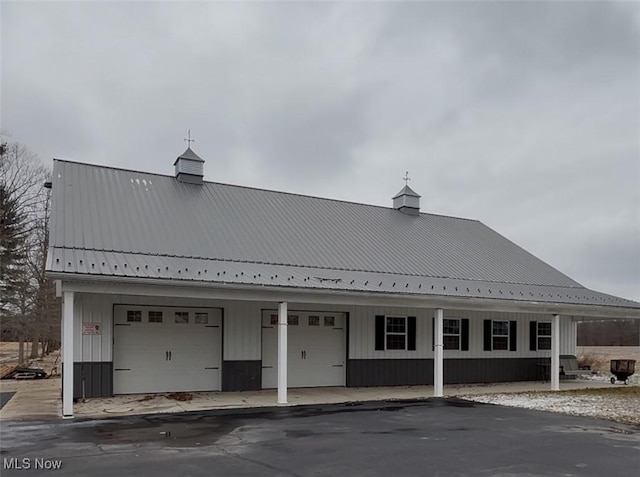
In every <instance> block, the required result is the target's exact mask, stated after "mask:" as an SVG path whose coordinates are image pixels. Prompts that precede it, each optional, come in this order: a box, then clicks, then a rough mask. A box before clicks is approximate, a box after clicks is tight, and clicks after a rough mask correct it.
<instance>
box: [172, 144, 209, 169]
mask: <svg viewBox="0 0 640 477" xmlns="http://www.w3.org/2000/svg"><path fill="white" fill-rule="evenodd" d="M180 159H189V160H191V161H196V162H204V159H202V158H201V157H200V156H198V155H197V154H196V153H195V152H193V150H192V149H191V148H190V147H188V148H187V150H186V151H184V152H183V153H182V154H180V155H179V156H178V157H177V158H176V160H175V162H174V163H173V165H174V166H175V165H176V162H178V161H179V160H180Z"/></svg>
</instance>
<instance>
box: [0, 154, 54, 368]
mask: <svg viewBox="0 0 640 477" xmlns="http://www.w3.org/2000/svg"><path fill="white" fill-rule="evenodd" d="M46 177H47V169H46V168H45V167H44V166H43V165H42V164H41V163H40V161H39V160H38V158H37V156H36V155H35V154H33V153H32V152H31V151H29V149H28V148H27V147H26V146H24V145H22V144H19V143H10V144H3V145H2V148H1V149H0V218H1V220H2V222H1V223H0V257H1V258H2V261H1V263H0V289H1V292H2V294H1V296H0V313H1V315H0V317H1V319H2V326H3V328H4V327H5V326H7V325H9V326H11V327H13V329H14V331H15V333H16V334H17V336H18V339H19V343H20V349H19V359H20V362H23V361H24V343H25V340H26V339H28V338H29V337H31V336H33V334H34V333H37V329H38V322H37V318H38V307H39V305H38V301H39V299H40V298H39V296H40V292H39V289H40V287H41V285H42V284H43V283H42V281H41V279H40V278H39V274H38V273H35V272H36V269H37V268H38V267H35V266H34V264H35V263H36V262H38V260H39V259H41V261H42V262H44V258H43V257H44V256H46V248H45V249H44V251H43V249H42V246H43V245H44V247H46V246H48V244H47V242H46V241H45V242H43V241H42V237H43V231H42V227H43V226H44V234H45V235H46V226H47V220H48V219H47V220H45V221H44V222H43V216H44V215H46V214H48V208H49V203H48V196H47V194H46V193H44V189H43V185H44V182H45V178H46ZM47 240H48V239H47ZM42 269H43V270H42V276H43V273H44V263H42ZM36 343H37V341H36ZM37 348H38V347H37V346H36V352H37Z"/></svg>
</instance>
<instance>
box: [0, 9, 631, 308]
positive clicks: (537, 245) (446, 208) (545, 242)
mask: <svg viewBox="0 0 640 477" xmlns="http://www.w3.org/2000/svg"><path fill="white" fill-rule="evenodd" d="M1 14H2V19H1V27H2V37H1V40H2V44H1V48H2V50H1V54H2V83H1V93H2V97H1V111H0V112H1V115H2V116H1V120H2V132H3V134H11V135H10V136H7V135H5V136H3V140H8V141H19V142H22V143H24V144H26V145H28V146H29V147H30V148H31V149H32V150H33V151H34V152H35V153H37V154H38V155H39V157H40V158H41V159H42V160H43V161H45V162H46V163H47V164H49V165H50V164H51V159H52V158H54V157H55V158H61V159H70V160H75V161H81V162H89V163H95V164H104V165H110V166H115V167H126V168H132V169H138V170H143V171H150V172H158V173H163V174H172V173H173V162H174V160H175V158H176V157H177V156H178V155H179V154H181V153H182V152H183V151H184V149H185V148H186V143H185V142H184V141H183V139H184V138H185V137H186V133H187V129H189V128H190V129H191V132H192V136H193V138H195V141H196V142H195V143H194V145H193V149H194V150H195V151H196V152H197V153H198V154H199V155H200V156H201V157H202V158H203V159H205V160H206V161H207V162H206V164H205V179H206V180H210V181H218V182H225V183H231V184H241V185H249V186H255V187H262V188H267V189H276V190H282V191H288V192H297V193H303V194H310V195H317V196H322V197H329V198H335V199H343V200H349V201H356V202H364V203H369V204H378V205H383V206H390V205H391V197H392V196H393V195H394V194H395V193H396V192H398V191H399V190H400V189H401V188H402V186H403V185H404V182H403V181H402V177H403V176H404V173H405V171H406V170H408V171H409V175H410V177H411V182H410V184H409V185H410V186H411V187H412V188H413V189H414V190H415V191H416V192H418V193H419V194H421V195H422V211H423V212H431V213H436V214H444V215H453V216H461V217H468V218H475V219H478V220H480V221H482V222H484V223H485V224H487V225H488V226H490V227H492V228H494V229H495V230H497V231H498V232H500V233H502V234H503V235H505V236H506V237H508V238H509V239H511V240H513V241H514V242H516V243H517V244H519V245H521V246H522V247H524V248H525V249H527V250H528V251H530V252H532V253H533V254H535V255H537V256H538V257H540V258H541V259H543V260H545V261H546V262H548V263H549V264H551V265H553V266H554V267H556V268H557V269H559V270H560V271H562V272H564V273H566V274H567V275H569V276H570V277H572V278H573V279H575V280H577V281H578V282H580V283H582V284H583V285H585V286H586V287H589V288H593V289H595V290H598V291H603V292H606V293H611V294H614V295H617V296H622V297H625V298H631V299H635V300H638V301H640V139H639V137H640V135H639V134H640V3H637V2H616V3H605V2H562V3H559V2H532V3H523V2H518V3H516V2H473V3H465V2H443V3H440V2H389V3H385V2H376V3H368V2H358V3H355V2H349V3H346V2H345V3H309V2H305V3H285V2H282V3H279V2H270V3H237V2H236V3H214V2H199V3H187V2H169V3H159V2H133V1H131V2H117V3H116V2H89V1H85V2H70V3H63V2H45V3H36V2H16V3H13V2H5V1H3V2H2V4H1Z"/></svg>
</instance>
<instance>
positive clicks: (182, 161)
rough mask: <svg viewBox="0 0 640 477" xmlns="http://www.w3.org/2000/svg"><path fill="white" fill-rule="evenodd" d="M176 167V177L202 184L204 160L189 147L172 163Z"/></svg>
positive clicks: (182, 180) (181, 180)
mask: <svg viewBox="0 0 640 477" xmlns="http://www.w3.org/2000/svg"><path fill="white" fill-rule="evenodd" d="M173 165H174V166H175V167H176V179H178V180H179V181H180V182H187V183H189V184H202V178H203V177H204V173H203V170H204V160H202V159H201V158H200V157H199V156H198V155H197V154H196V153H195V152H193V151H192V150H191V148H190V147H188V148H187V150H186V151H184V152H183V153H182V154H181V155H180V156H178V158H177V159H176V162H174V163H173Z"/></svg>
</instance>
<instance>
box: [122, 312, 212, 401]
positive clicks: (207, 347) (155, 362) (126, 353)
mask: <svg viewBox="0 0 640 477" xmlns="http://www.w3.org/2000/svg"><path fill="white" fill-rule="evenodd" d="M129 310H134V311H135V313H134V312H129V314H128V311H129ZM128 316H129V317H130V318H134V319H137V320H139V321H137V322H128V321H127V317H128ZM114 321H115V327H114V359H113V363H114V393H115V394H131V393H153V392H169V391H217V390H219V389H220V383H221V379H220V367H221V366H220V365H221V355H222V353H221V350H222V344H221V336H222V333H221V329H222V328H221V325H222V311H221V310H218V309H202V308H178V307H153V306H138V305H136V306H126V305H118V306H116V307H115V309H114ZM118 370H120V371H118Z"/></svg>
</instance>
